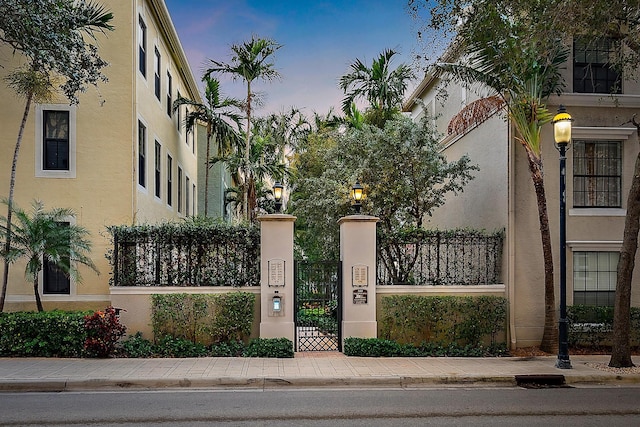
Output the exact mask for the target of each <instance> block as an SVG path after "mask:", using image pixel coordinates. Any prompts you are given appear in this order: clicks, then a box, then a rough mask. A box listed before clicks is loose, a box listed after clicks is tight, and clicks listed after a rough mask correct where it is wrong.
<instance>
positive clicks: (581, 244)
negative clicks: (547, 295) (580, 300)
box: [567, 240, 622, 305]
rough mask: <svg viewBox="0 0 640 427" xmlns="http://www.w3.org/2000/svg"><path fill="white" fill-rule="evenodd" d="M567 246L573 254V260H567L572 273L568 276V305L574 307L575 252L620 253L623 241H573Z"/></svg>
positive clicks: (568, 242)
mask: <svg viewBox="0 0 640 427" xmlns="http://www.w3.org/2000/svg"><path fill="white" fill-rule="evenodd" d="M567 246H568V247H569V249H570V252H571V259H568V260H567V267H569V266H570V267H569V268H570V271H569V272H568V274H567V279H568V281H567V284H570V287H571V289H570V291H569V289H567V291H568V292H567V303H568V304H570V305H573V293H574V292H575V291H574V287H573V253H574V252H620V250H621V249H622V240H601V241H598V240H571V241H567Z"/></svg>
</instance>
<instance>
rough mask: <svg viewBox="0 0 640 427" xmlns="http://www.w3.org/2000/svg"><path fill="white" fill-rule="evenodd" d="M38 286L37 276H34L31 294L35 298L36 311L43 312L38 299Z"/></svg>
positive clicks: (40, 301)
mask: <svg viewBox="0 0 640 427" xmlns="http://www.w3.org/2000/svg"><path fill="white" fill-rule="evenodd" d="M38 285H39V281H38V274H36V275H35V276H34V280H33V294H34V295H35V296H36V307H38V311H44V307H43V306H42V299H41V298H40V292H38Z"/></svg>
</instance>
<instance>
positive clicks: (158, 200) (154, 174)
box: [153, 135, 167, 203]
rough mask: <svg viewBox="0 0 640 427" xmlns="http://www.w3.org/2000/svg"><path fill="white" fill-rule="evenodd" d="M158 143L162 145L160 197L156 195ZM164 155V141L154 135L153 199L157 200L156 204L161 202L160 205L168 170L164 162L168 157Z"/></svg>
mask: <svg viewBox="0 0 640 427" xmlns="http://www.w3.org/2000/svg"><path fill="white" fill-rule="evenodd" d="M156 142H157V143H158V145H160V159H159V160H160V197H158V196H157V195H156ZM163 154H165V149H164V144H163V143H162V141H161V140H160V138H159V137H158V136H157V135H154V138H153V198H154V199H155V201H156V202H160V203H162V195H163V194H164V192H163V191H162V189H163V187H165V181H166V179H165V178H166V176H165V169H166V168H167V165H164V164H163V162H164V161H165V160H166V156H163Z"/></svg>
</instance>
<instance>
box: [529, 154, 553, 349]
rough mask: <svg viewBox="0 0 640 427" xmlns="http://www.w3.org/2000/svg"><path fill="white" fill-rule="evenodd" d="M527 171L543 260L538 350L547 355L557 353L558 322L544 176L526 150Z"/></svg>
mask: <svg viewBox="0 0 640 427" xmlns="http://www.w3.org/2000/svg"><path fill="white" fill-rule="evenodd" d="M527 158H528V160H529V171H530V172H531V179H532V180H533V187H534V189H535V192H536V199H537V202H538V219H539V222H540V237H541V239H542V254H543V259H544V331H543V333H542V341H541V343H540V350H542V351H544V352H547V353H557V352H558V322H557V317H556V302H555V286H554V281H553V253H552V250H551V232H550V231H549V214H548V212H547V197H546V194H545V191H544V176H543V173H542V161H541V160H540V159H539V158H537V157H535V156H534V155H533V153H531V152H530V151H529V150H527Z"/></svg>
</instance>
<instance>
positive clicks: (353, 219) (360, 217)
mask: <svg viewBox="0 0 640 427" xmlns="http://www.w3.org/2000/svg"><path fill="white" fill-rule="evenodd" d="M378 221H380V218H378V217H377V216H370V215H349V216H344V217H342V218H340V219H339V220H338V224H342V223H343V222H378Z"/></svg>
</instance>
